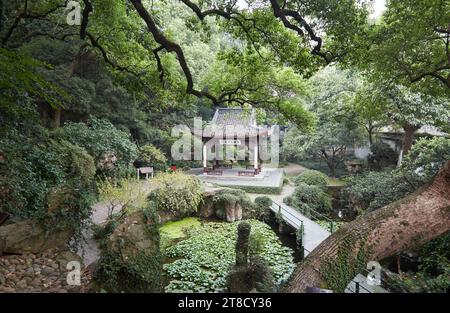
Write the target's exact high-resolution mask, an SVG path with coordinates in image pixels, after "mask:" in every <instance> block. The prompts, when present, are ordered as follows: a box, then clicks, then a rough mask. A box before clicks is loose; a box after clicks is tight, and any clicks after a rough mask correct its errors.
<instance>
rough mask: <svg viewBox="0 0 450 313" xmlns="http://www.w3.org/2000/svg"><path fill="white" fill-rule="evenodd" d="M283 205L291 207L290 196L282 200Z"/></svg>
mask: <svg viewBox="0 0 450 313" xmlns="http://www.w3.org/2000/svg"><path fill="white" fill-rule="evenodd" d="M283 203H284V204H286V205H289V206H291V205H292V196H286V197H284V198H283Z"/></svg>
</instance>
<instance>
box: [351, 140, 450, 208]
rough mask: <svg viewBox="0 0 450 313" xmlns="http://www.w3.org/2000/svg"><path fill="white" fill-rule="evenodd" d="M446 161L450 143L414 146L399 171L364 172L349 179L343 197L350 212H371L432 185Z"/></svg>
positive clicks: (425, 143) (423, 141) (433, 142)
mask: <svg viewBox="0 0 450 313" xmlns="http://www.w3.org/2000/svg"><path fill="white" fill-rule="evenodd" d="M449 159H450V139H446V138H433V139H431V140H430V139H422V140H419V141H417V142H416V144H415V145H414V146H413V147H412V149H411V150H410V152H409V153H408V155H407V156H406V157H405V159H404V161H403V163H402V165H401V166H400V168H396V169H394V170H386V171H383V172H368V173H364V174H361V175H357V176H354V177H351V178H349V180H348V182H349V185H348V188H346V189H345V191H344V193H345V194H346V195H345V197H346V198H347V199H348V202H349V204H348V206H350V207H353V209H355V208H356V209H357V208H361V209H363V210H366V209H367V210H369V211H370V210H375V209H378V208H381V207H383V206H385V205H388V204H389V203H392V202H394V201H396V200H399V199H401V198H403V197H405V196H406V195H407V194H409V193H412V192H414V191H415V190H417V189H418V188H419V187H420V186H422V185H424V184H426V183H429V182H431V181H432V179H433V177H434V175H436V173H437V172H438V171H439V169H440V168H441V167H442V165H443V164H444V163H445V162H446V161H447V160H449Z"/></svg>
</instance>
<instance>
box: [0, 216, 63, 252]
mask: <svg viewBox="0 0 450 313" xmlns="http://www.w3.org/2000/svg"><path fill="white" fill-rule="evenodd" d="M71 236H72V233H71V232H70V231H59V232H54V233H48V232H47V231H46V230H44V229H43V228H42V227H41V226H40V225H39V223H38V222H36V221H34V220H27V221H23V222H18V223H14V224H9V225H4V226H0V254H3V253H17V254H23V253H40V252H43V251H45V250H48V249H56V250H60V249H66V246H67V243H68V241H69V239H70V238H71Z"/></svg>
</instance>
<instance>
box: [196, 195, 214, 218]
mask: <svg viewBox="0 0 450 313" xmlns="http://www.w3.org/2000/svg"><path fill="white" fill-rule="evenodd" d="M214 194H215V193H214V192H205V193H204V194H203V202H202V203H201V204H200V208H199V209H198V213H197V214H198V216H199V217H201V218H210V217H213V216H214V215H215V214H216V211H215V209H214V201H213V197H214Z"/></svg>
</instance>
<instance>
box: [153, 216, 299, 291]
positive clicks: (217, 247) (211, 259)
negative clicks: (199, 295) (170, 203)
mask: <svg viewBox="0 0 450 313" xmlns="http://www.w3.org/2000/svg"><path fill="white" fill-rule="evenodd" d="M246 221H247V222H248V223H249V224H250V225H251V228H252V230H251V235H250V238H251V239H250V242H251V244H250V250H251V251H255V253H257V254H258V255H259V256H261V257H262V258H263V259H264V260H265V261H266V263H267V265H268V266H269V267H270V268H271V270H272V274H273V276H274V280H275V283H276V285H278V286H279V285H281V284H282V283H284V282H285V281H286V280H287V279H288V278H289V277H290V275H291V273H292V271H293V270H294V267H295V264H294V257H293V253H294V251H293V250H292V249H290V248H289V247H286V246H284V245H283V243H282V242H281V241H280V239H279V238H278V236H277V235H276V234H275V233H274V232H273V231H272V229H271V227H270V226H269V225H267V224H265V223H263V222H260V221H257V220H246ZM239 223H240V222H235V223H226V222H211V221H201V220H198V219H196V218H189V219H184V220H181V221H178V222H172V223H171V224H169V225H163V226H162V227H161V232H160V233H161V240H162V246H163V247H162V251H163V254H164V255H165V264H164V266H163V268H164V273H165V275H166V279H167V285H166V286H165V291H166V292H225V291H226V287H227V286H226V278H227V275H228V270H229V268H230V266H232V265H233V264H234V262H235V244H236V237H237V226H238V224H239ZM186 226H187V227H186ZM169 236H172V238H169ZM180 236H181V237H180Z"/></svg>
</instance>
